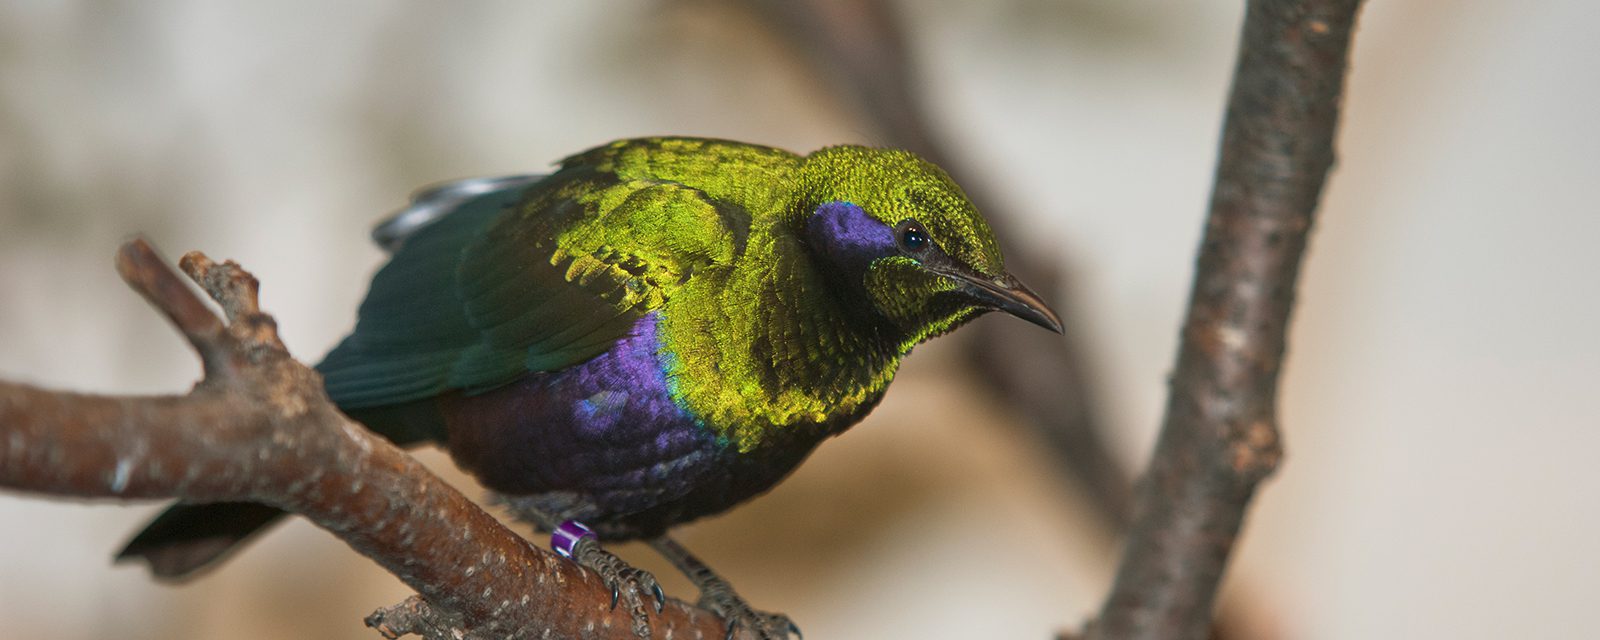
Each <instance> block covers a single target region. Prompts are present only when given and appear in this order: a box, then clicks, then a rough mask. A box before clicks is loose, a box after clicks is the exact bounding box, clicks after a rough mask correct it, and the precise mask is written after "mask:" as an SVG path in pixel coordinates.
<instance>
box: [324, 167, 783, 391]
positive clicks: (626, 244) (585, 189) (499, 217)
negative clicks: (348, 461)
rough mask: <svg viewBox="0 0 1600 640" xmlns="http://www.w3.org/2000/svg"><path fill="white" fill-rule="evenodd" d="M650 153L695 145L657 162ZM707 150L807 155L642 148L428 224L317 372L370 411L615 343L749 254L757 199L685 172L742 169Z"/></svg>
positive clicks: (544, 366) (511, 376)
mask: <svg viewBox="0 0 1600 640" xmlns="http://www.w3.org/2000/svg"><path fill="white" fill-rule="evenodd" d="M640 146H647V147H649V148H650V149H654V150H662V149H664V148H665V149H668V150H676V149H677V148H678V147H683V151H684V152H683V153H677V152H673V153H663V154H660V155H659V156H657V157H654V158H653V159H652V160H651V161H650V164H649V165H648V166H647V165H645V164H644V163H642V162H641V156H640V155H639V154H636V153H634V149H635V148H637V147H640ZM688 147H693V150H694V153H688V152H687V151H688ZM708 147H720V148H722V150H724V151H730V152H735V153H737V154H739V156H740V159H741V160H746V161H747V160H748V159H749V158H751V157H756V156H769V155H776V156H777V158H778V160H777V162H778V163H779V164H782V163H783V162H784V161H785V156H787V158H788V159H790V160H788V161H789V162H790V163H792V158H793V156H790V155H788V154H787V153H786V152H782V151H778V150H775V149H767V148H765V147H755V146H751V145H736V144H733V143H719V142H716V141H705V140H672V139H657V140H648V141H644V140H641V141H627V142H624V143H619V144H614V145H611V146H608V147H602V148H600V149H596V150H593V151H590V152H587V153H585V154H582V155H579V156H574V157H572V158H569V159H567V160H566V161H564V162H563V163H562V168H561V170H560V171H558V172H556V173H555V174H554V175H552V176H550V177H549V178H546V179H545V180H543V181H541V182H538V183H536V184H534V185H532V186H525V185H518V186H515V187H512V188H508V189H502V190H500V191H495V192H491V193H488V194H485V195H482V196H479V197H477V198H475V199H472V200H469V201H467V202H465V203H464V204H462V205H460V206H459V207H457V208H456V209H455V210H454V211H453V212H451V213H449V214H448V215H446V216H444V217H443V218H442V219H440V220H438V221H437V222H435V223H433V224H431V225H428V226H426V227H423V228H421V229H419V230H418V231H416V232H415V233H414V235H412V236H411V237H409V238H407V239H406V240H405V241H404V243H403V244H401V246H400V248H399V250H398V251H396V252H395V254H394V256H393V257H392V258H391V259H390V261H389V263H388V264H387V265H385V266H384V267H383V268H382V269H381V270H380V271H379V272H378V274H377V275H376V276H375V277H374V278H373V281H372V287H371V290H370V291H369V292H368V294H367V298H366V301H365V302H363V303H362V305H361V310H360V313H359V317H358V320H357V323H356V329H355V331H354V332H353V333H351V335H350V336H349V337H348V338H346V339H345V340H344V341H343V342H342V343H340V344H339V346H338V347H336V348H335V349H334V350H333V351H332V352H331V353H329V354H328V356H327V358H326V359H324V360H323V362H322V363H321V364H320V365H318V367H317V368H318V370H319V371H320V372H321V373H322V375H323V377H324V379H325V380H326V384H327V389H328V394H329V396H330V397H332V399H333V400H334V402H336V403H337V404H338V405H339V406H341V407H343V408H345V409H362V408H368V407H378V406H386V405H394V404H400V403H405V402H410V401H413V400H420V399H424V398H429V397H432V396H435V395H438V394H440V393H443V392H445V391H447V390H451V389H460V390H463V391H465V392H467V393H478V392H482V391H487V390H489V389H493V388H495V387H498V386H501V385H504V384H506V383H509V382H511V381H513V380H515V379H517V378H518V377H520V376H522V375H524V374H526V373H528V372H530V371H552V370H557V369H561V368H563V367H567V366H570V365H573V364H577V363H580V362H583V361H585V360H588V359H589V358H592V357H594V356H596V355H598V354H600V353H601V352H603V351H605V350H606V349H607V348H608V347H610V346H611V345H612V344H613V343H614V342H616V340H617V339H619V338H621V337H623V336H624V335H625V334H626V332H627V331H628V330H629V329H630V328H631V327H632V326H633V324H634V322H635V321H636V320H637V319H638V318H639V317H640V316H642V315H644V314H645V313H648V312H650V311H652V310H655V309H659V308H661V306H662V305H663V304H664V302H665V301H666V299H667V298H668V297H670V296H671V295H672V293H673V292H674V291H676V290H677V289H678V287H680V286H681V285H682V284H683V283H684V282H685V281H686V280H687V279H688V278H689V277H690V276H691V275H692V274H694V273H695V272H696V271H699V270H704V269H710V268H715V267H717V266H718V265H721V266H723V267H726V266H727V265H729V264H730V263H731V262H732V260H733V259H734V257H735V256H736V255H737V254H738V252H739V251H740V250H741V249H742V243H743V242H744V236H745V234H747V233H748V229H749V224H750V214H749V213H748V211H746V210H745V208H744V207H742V206H740V204H738V203H737V202H736V201H730V200H721V201H717V200H713V199H712V198H711V197H710V196H709V195H708V194H707V193H705V192H704V191H702V190H700V189H697V188H693V187H689V186H686V185H684V184H682V183H680V182H676V181H673V180H672V179H671V178H673V177H684V176H687V175H688V173H687V172H689V171H692V170H695V169H703V170H714V169H715V168H716V167H718V166H722V167H727V166H729V165H728V164H727V163H726V162H725V161H726V160H727V159H726V158H723V159H722V161H719V158H718V156H719V154H718V153H716V152H715V149H709V150H708ZM646 155H648V154H646ZM674 158H676V159H674ZM768 164H771V161H770V160H768V161H763V162H757V163H751V162H745V163H744V165H742V166H752V167H756V168H758V169H759V168H760V167H762V166H766V165H768ZM690 165H693V166H690ZM650 176H655V177H650ZM663 176H664V177H663ZM731 177H732V176H729V178H731ZM768 182H770V180H769V181H768ZM723 185H725V186H730V188H727V189H721V191H723V192H724V193H726V194H728V195H733V196H737V195H738V194H739V191H740V190H741V189H743V188H742V187H738V186H737V182H735V181H731V180H730V181H726V182H724V183H723Z"/></svg>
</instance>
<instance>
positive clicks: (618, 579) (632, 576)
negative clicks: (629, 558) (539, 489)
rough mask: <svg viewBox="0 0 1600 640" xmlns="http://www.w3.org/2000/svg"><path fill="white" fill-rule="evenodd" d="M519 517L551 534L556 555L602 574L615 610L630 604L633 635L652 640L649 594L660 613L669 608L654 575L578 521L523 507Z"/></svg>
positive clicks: (551, 543) (551, 541)
mask: <svg viewBox="0 0 1600 640" xmlns="http://www.w3.org/2000/svg"><path fill="white" fill-rule="evenodd" d="M517 512H518V515H519V516H521V517H524V518H527V519H529V520H532V521H533V523H534V525H536V526H538V527H539V528H540V529H543V530H545V531H549V532H550V548H551V549H552V550H554V551H555V552H556V554H558V555H560V556H562V557H564V558H567V559H569V560H572V561H573V562H576V563H578V565H579V566H582V567H585V568H587V569H589V570H590V571H593V572H595V573H597V574H599V575H600V579H601V580H603V581H605V583H606V586H608V587H611V608H612V609H615V608H617V603H618V602H626V603H627V605H628V613H629V615H630V616H631V617H632V618H633V634H634V635H636V636H638V637H639V638H641V639H644V640H648V639H649V638H650V619H649V613H648V610H649V609H647V605H646V604H645V593H647V592H648V593H649V594H650V595H651V596H654V597H655V605H654V607H653V608H654V609H655V612H656V613H661V610H662V609H664V608H666V606H667V595H666V594H665V593H663V592H662V591H661V585H660V584H658V583H657V582H656V577H655V576H653V575H650V572H648V571H644V570H641V569H636V568H634V567H633V565H630V564H628V563H627V562H625V561H623V560H622V558H618V557H617V556H616V555H614V554H612V553H611V552H610V551H606V550H605V549H604V548H602V547H601V546H600V539H599V538H598V537H596V536H595V534H594V532H593V531H590V530H589V527H586V526H584V525H583V523H581V522H578V521H577V520H567V521H564V522H562V521H558V520H556V518H554V517H552V516H550V515H549V514H547V513H544V512H542V511H537V510H533V509H530V508H528V507H527V505H519V507H518V509H517Z"/></svg>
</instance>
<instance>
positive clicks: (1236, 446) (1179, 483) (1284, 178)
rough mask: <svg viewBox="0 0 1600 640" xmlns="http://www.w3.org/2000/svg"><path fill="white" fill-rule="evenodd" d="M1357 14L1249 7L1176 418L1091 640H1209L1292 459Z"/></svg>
mask: <svg viewBox="0 0 1600 640" xmlns="http://www.w3.org/2000/svg"><path fill="white" fill-rule="evenodd" d="M1359 6H1360V1H1359V0H1313V1H1303V0H1254V1H1252V2H1250V3H1249V4H1248V8H1247V9H1246V15H1245V21H1244V29H1243V34H1242V36H1241V42H1240V48H1239V58H1238V66H1237V68H1236V70H1235V73H1234V80H1233V89H1232V92H1231V94H1230V96H1229V99H1228V108H1227V116H1226V121H1225V123H1224V125H1223V135H1222V148H1221V153H1220V157H1219V161H1218V165H1217V175H1216V185H1215V188H1214V190H1213V194H1212V200H1211V209H1210V214H1209V217H1208V219H1207V221H1206V225H1205V237H1204V239H1203V240H1202V242H1201V245H1200V254H1199V259H1198V261H1197V268H1196V274H1195V280H1194V287H1193V290H1192V292H1191V294H1190V296H1191V297H1190V301H1189V310H1188V314H1187V317H1186V319H1185V320H1184V323H1183V330H1182V336H1181V344H1180V346H1179V351H1178V358H1177V365H1176V367H1175V369H1174V373H1173V376H1172V381H1171V388H1170V391H1169V397H1168V403H1167V409H1166V417H1165V419H1164V422H1163V424H1162V428H1161V435H1160V437H1159V440H1158V441H1157V444H1156V449H1155V452H1154V454H1153V455H1152V457H1151V461H1150V466H1149V469H1148V470H1147V471H1146V472H1145V475H1144V477H1143V479H1142V480H1141V482H1140V486H1139V492H1138V494H1137V502H1136V504H1137V505H1138V513H1137V515H1136V517H1135V520H1134V524H1133V527H1132V529H1131V530H1130V533H1129V538H1128V542H1127V547H1126V549H1125V550H1124V552H1123V556H1122V563H1121V565H1120V567H1119V570H1118V573H1117V578H1116V582H1115V585H1114V586H1113V588H1112V591H1111V595H1110V596H1109V597H1108V598H1107V600H1106V603H1105V606H1104V608H1103V609H1102V610H1101V612H1100V617H1099V619H1098V620H1097V621H1096V622H1094V623H1093V624H1092V625H1091V626H1090V628H1089V630H1088V633H1087V635H1088V637H1089V638H1091V639H1113V638H1115V639H1125V638H1151V639H1156V638H1160V639H1163V640H1172V639H1176V640H1183V639H1186V638H1204V637H1205V636H1206V633H1207V629H1208V628H1209V625H1210V621H1211V617H1212V609H1213V606H1214V601H1215V599H1216V593H1217V588H1218V584H1219V583H1220V582H1221V579H1222V575H1223V570H1224V568H1225V567H1226V565H1227V560H1228V557H1229V555H1230V553H1231V552H1232V550H1233V545H1234V542H1235V541H1236V540H1237V537H1238V535H1239V530H1240V527H1241V525H1242V523H1243V520H1244V516H1245V512H1246V510H1247V508H1248V507H1249V504H1250V501H1251V498H1252V497H1253V495H1254V493H1255V490H1256V487H1257V485H1258V484H1259V483H1260V482H1261V481H1262V480H1263V479H1264V478H1266V477H1267V476H1268V475H1269V474H1271V473H1272V472H1273V470H1274V469H1276V468H1277V466H1278V462H1279V460H1280V459H1281V457H1282V445H1281V438H1280V436H1279V431H1278V417H1277V395H1278V381H1279V377H1280V376H1279V374H1280V372H1281V370H1282V363H1283V357H1284V344H1285V336H1286V333H1287V330H1288V323H1289V314H1290V310H1291V308H1292V307H1293V303H1294V291H1295V283H1296V280H1297V278H1298V276H1299V272H1300V263H1301V261H1302V258H1303V256H1304V253H1305V248H1306V241H1307V237H1308V235H1309V233H1310V230H1311V225H1312V219H1313V214H1314V213H1315V211H1316V209H1317V203H1318V200H1319V198H1320V196H1321V193H1322V187H1323V184H1324V182H1325V180H1326V178H1327V174H1328V171H1329V170H1330V168H1331V167H1332V166H1333V160H1334V151H1333V141H1334V133H1335V131H1336V129H1337V125H1338V119H1339V104H1340V96H1341V93H1342V91H1343V87H1344V76H1345V68H1346V62H1347V58H1348V53H1349V46H1350V39H1351V35H1352V32H1353V30H1354V27H1355V17H1356V13H1357V10H1358V8H1359Z"/></svg>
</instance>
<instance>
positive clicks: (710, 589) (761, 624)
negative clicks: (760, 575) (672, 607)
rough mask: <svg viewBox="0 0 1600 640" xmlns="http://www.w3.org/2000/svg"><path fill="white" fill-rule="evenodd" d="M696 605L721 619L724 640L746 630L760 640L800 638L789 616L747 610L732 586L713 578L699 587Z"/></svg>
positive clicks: (748, 607) (729, 639) (798, 631)
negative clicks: (698, 600)
mask: <svg viewBox="0 0 1600 640" xmlns="http://www.w3.org/2000/svg"><path fill="white" fill-rule="evenodd" d="M698 581H699V580H697V582H698ZM699 605H700V607H701V608H703V609H706V610H707V611H711V612H712V613H715V614H717V615H718V616H720V617H721V618H722V622H723V623H724V624H726V625H727V627H728V633H727V636H726V638H725V639H724V640H732V638H733V636H734V635H735V634H737V633H738V632H739V630H740V629H749V630H750V632H751V633H753V634H755V637H757V638H759V639H760V640H788V638H789V636H790V635H791V634H792V635H794V637H795V638H801V639H802V640H803V638H804V636H802V635H800V627H799V626H797V625H795V623H794V621H793V620H790V619H789V616H786V615H784V614H781V613H769V612H766V611H760V610H758V609H756V608H754V607H751V606H750V603H748V602H745V601H744V598H741V597H739V594H737V593H734V591H733V587H732V586H730V585H729V584H728V583H727V582H726V581H724V580H723V579H722V578H720V577H718V576H716V575H712V576H711V579H710V580H706V581H705V582H704V583H703V584H701V586H700V602H699Z"/></svg>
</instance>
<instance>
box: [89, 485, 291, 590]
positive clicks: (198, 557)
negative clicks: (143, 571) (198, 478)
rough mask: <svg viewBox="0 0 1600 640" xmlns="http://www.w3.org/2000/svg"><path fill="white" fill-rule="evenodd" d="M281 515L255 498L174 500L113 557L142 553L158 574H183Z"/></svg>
mask: <svg viewBox="0 0 1600 640" xmlns="http://www.w3.org/2000/svg"><path fill="white" fill-rule="evenodd" d="M286 515H289V514H288V512H285V511H283V510H282V509H278V508H276V507H269V506H267V505H264V504H256V503H254V502H215V503H210V504H184V503H179V504H175V505H173V506H172V507H170V508H168V509H167V510H166V511H163V512H161V515H160V516H158V517H156V519H155V520H154V521H152V522H151V523H150V524H149V526H146V527H145V528H144V530H143V531H140V532H139V535H137V536H134V538H133V540H131V541H129V542H128V546H126V547H123V549H122V551H121V552H119V553H118V554H117V562H125V561H131V560H140V559H142V560H144V561H145V562H147V563H149V565H150V572H151V573H153V574H155V575H156V576H157V577H161V578H170V579H177V578H186V577H189V576H191V575H193V574H195V573H196V572H198V571H199V570H201V569H204V568H206V567H208V566H211V565H212V564H213V563H215V562H216V561H218V560H220V559H222V558H223V557H225V556H227V555H228V553H229V552H231V551H233V550H234V549H237V548H239V546H240V543H242V542H244V541H245V540H248V539H250V538H251V537H252V536H254V535H255V534H257V533H260V532H261V531H263V530H265V529H266V528H267V527H268V526H269V525H271V524H273V523H275V522H278V521H279V520H282V519H283V516H286Z"/></svg>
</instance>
